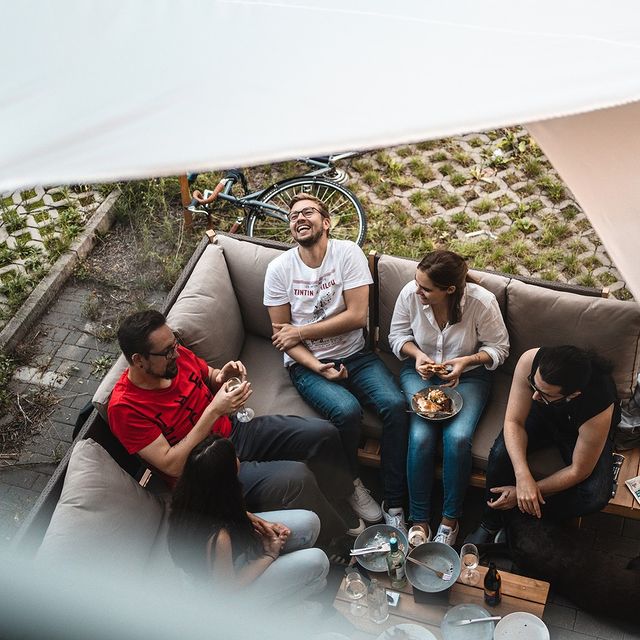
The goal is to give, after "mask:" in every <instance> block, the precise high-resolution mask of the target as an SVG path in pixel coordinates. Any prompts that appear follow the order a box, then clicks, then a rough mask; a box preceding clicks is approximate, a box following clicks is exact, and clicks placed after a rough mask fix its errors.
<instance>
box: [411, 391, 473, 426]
mask: <svg viewBox="0 0 640 640" xmlns="http://www.w3.org/2000/svg"><path fill="white" fill-rule="evenodd" d="M433 389H440V391H443V392H444V394H445V395H446V396H447V397H448V398H451V402H452V404H453V410H452V411H451V413H444V412H442V411H436V412H435V413H425V412H424V411H418V404H417V403H416V400H415V397H416V396H417V395H421V396H426V395H427V393H429V391H432V390H433ZM462 404H463V401H462V396H461V395H460V394H459V393H458V392H457V391H456V390H455V389H452V388H451V387H443V386H441V385H433V386H432V387H425V388H424V389H420V391H418V392H417V393H414V394H413V396H412V397H411V409H413V411H415V413H417V414H418V415H419V416H421V417H422V418H426V419H427V420H448V419H449V418H453V416H455V415H456V413H459V412H460V409H462Z"/></svg>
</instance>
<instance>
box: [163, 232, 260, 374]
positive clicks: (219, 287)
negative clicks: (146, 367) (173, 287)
mask: <svg viewBox="0 0 640 640" xmlns="http://www.w3.org/2000/svg"><path fill="white" fill-rule="evenodd" d="M260 300H261V298H259V299H258V300H257V301H256V308H257V309H261V308H262V304H260ZM167 322H168V323H169V325H170V326H171V328H172V329H174V330H178V331H179V332H180V335H181V337H182V339H183V341H184V343H185V345H186V346H187V347H189V349H191V350H192V351H193V352H194V353H195V354H196V355H197V356H200V357H201V358H202V359H203V360H206V361H207V363H208V364H209V365H211V366H212V367H221V366H222V365H224V364H225V363H227V362H229V360H236V359H237V358H238V356H239V355H240V350H241V349H242V344H243V343H244V327H243V324H242V316H241V315H240V307H239V306H238V300H237V299H236V295H235V293H234V291H233V285H232V284H231V278H230V276H229V270H228V269H227V263H226V261H225V258H224V255H223V253H222V249H221V248H220V247H219V246H217V245H215V244H212V245H210V246H208V247H207V248H206V249H205V251H204V253H203V254H202V256H201V257H200V259H199V260H198V264H197V265H196V266H195V268H194V270H193V272H192V273H191V276H190V277H189V280H188V281H187V284H186V285H185V287H184V289H183V290H182V292H181V293H180V296H179V297H178V299H177V300H176V303H175V304H174V305H173V307H171V311H169V314H168V316H167Z"/></svg>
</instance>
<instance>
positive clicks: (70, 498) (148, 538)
mask: <svg viewBox="0 0 640 640" xmlns="http://www.w3.org/2000/svg"><path fill="white" fill-rule="evenodd" d="M164 511H165V507H164V503H163V501H162V500H160V499H159V498H158V497H157V496H154V495H153V494H151V493H150V492H148V491H147V490H146V489H143V488H142V487H141V486H140V485H139V484H138V483H137V482H136V481H135V480H134V479H133V478H132V477H131V476H130V475H129V474H127V473H126V472H125V471H123V470H122V469H121V468H120V467H119V466H118V465H117V464H116V462H115V461H114V460H113V458H112V457H111V456H110V455H109V454H108V453H107V452H106V451H105V450H104V449H103V448H102V447H101V446H100V445H99V444H97V443H96V442H94V441H93V440H90V439H88V440H81V441H80V442H78V443H76V445H75V447H74V449H73V452H72V454H71V458H70V460H69V466H68V468H67V474H66V477H65V480H64V486H63V488H62V495H61V496H60V500H59V501H58V504H57V506H56V508H55V511H54V512H53V516H52V518H51V522H50V524H49V527H48V529H47V532H46V533H45V536H44V540H43V542H42V545H41V547H40V549H39V550H38V554H37V560H38V561H41V562H47V563H54V564H59V563H65V564H66V563H68V562H71V561H72V562H76V563H79V564H85V563H86V565H85V566H90V565H91V566H92V565H93V564H94V563H95V562H96V561H99V562H101V563H103V564H104V565H105V566H106V567H108V568H109V569H110V570H114V569H115V570H118V568H122V569H123V570H125V571H127V572H133V573H135V572H137V571H141V570H143V569H144V568H145V567H146V566H147V564H148V561H149V558H150V553H151V549H152V548H153V546H154V543H155V540H156V537H157V535H158V531H159V528H160V524H161V522H162V520H163V515H164Z"/></svg>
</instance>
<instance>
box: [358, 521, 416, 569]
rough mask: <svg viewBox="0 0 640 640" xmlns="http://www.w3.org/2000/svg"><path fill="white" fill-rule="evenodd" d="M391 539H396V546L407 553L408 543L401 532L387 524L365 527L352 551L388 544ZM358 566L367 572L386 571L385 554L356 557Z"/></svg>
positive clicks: (381, 552) (384, 552) (376, 553)
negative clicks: (383, 543) (381, 543)
mask: <svg viewBox="0 0 640 640" xmlns="http://www.w3.org/2000/svg"><path fill="white" fill-rule="evenodd" d="M391 538H397V539H398V546H399V548H400V549H402V551H403V553H405V554H407V553H408V552H409V541H408V540H407V536H406V535H405V533H404V532H403V531H401V530H400V529H398V528H397V527H392V526H391V525H389V524H374V525H371V526H370V527H367V528H366V529H365V530H364V531H363V532H362V533H361V534H360V535H359V536H358V537H357V538H356V541H355V542H354V543H353V548H354V549H364V548H365V547H370V546H373V545H374V544H378V543H379V542H389V540H390V539H391ZM356 560H357V561H358V564H359V565H361V566H362V567H364V568H365V569H366V570H367V571H386V570H387V552H386V551H377V552H375V553H367V554H365V555H363V556H356Z"/></svg>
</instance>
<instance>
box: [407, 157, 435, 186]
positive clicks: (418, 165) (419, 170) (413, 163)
mask: <svg viewBox="0 0 640 640" xmlns="http://www.w3.org/2000/svg"><path fill="white" fill-rule="evenodd" d="M408 167H409V170H410V171H411V173H412V174H413V176H414V177H415V178H416V180H418V181H420V182H422V183H426V182H431V181H432V180H433V179H434V178H435V177H436V176H435V173H434V171H433V169H432V168H431V166H430V165H428V164H426V163H425V162H424V161H423V160H422V159H420V158H411V160H409V163H408Z"/></svg>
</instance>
